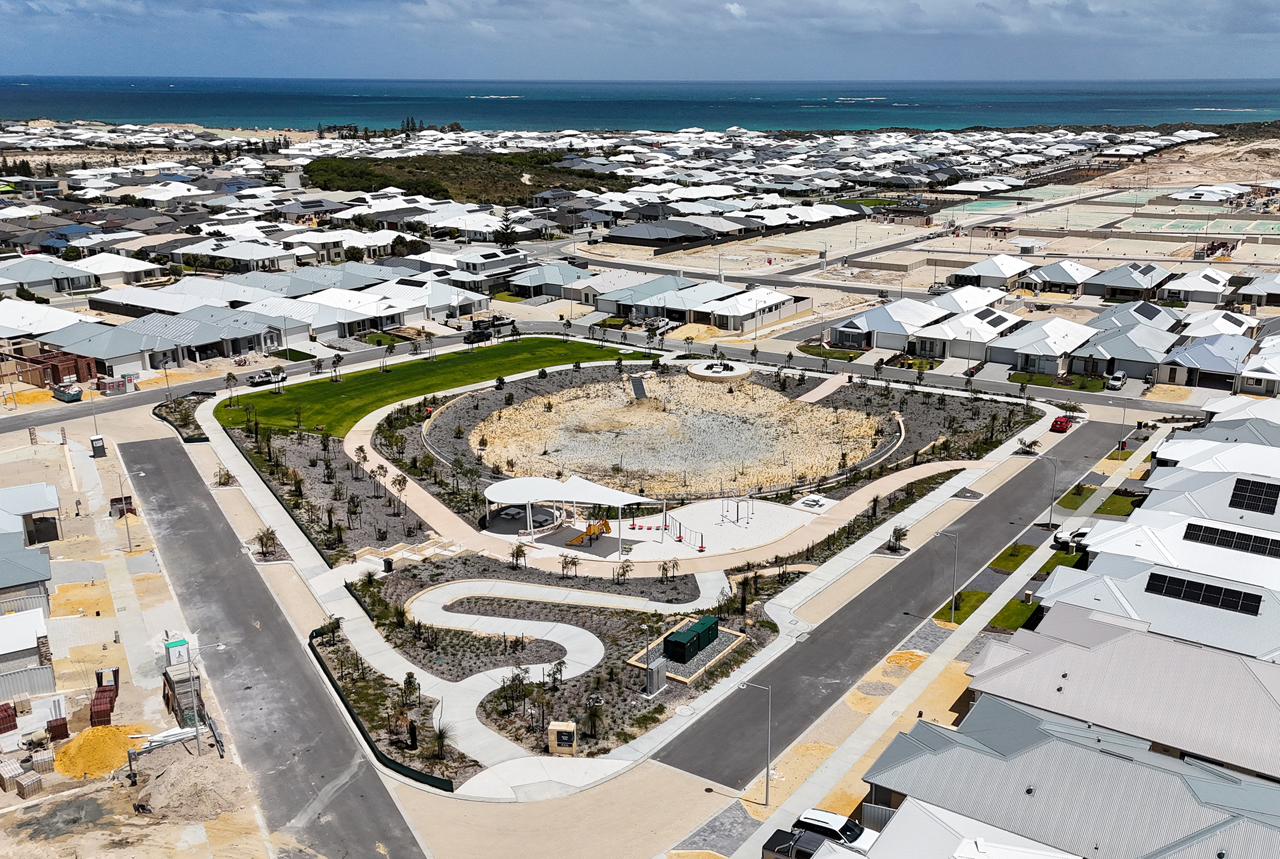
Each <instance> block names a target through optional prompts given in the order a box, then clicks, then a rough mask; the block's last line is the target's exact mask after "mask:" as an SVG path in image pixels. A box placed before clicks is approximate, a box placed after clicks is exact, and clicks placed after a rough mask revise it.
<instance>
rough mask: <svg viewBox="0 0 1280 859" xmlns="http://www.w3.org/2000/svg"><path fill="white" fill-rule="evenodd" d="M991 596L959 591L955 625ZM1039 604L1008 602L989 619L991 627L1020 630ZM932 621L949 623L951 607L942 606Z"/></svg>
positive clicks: (983, 592)
mask: <svg viewBox="0 0 1280 859" xmlns="http://www.w3.org/2000/svg"><path fill="white" fill-rule="evenodd" d="M990 596H991V594H989V593H986V592H985V591H961V592H960V600H959V604H958V605H957V606H956V620H955V622H956V623H964V622H965V621H966V620H968V619H969V616H970V615H971V614H973V613H974V612H975V611H977V610H978V607H979V606H981V605H982V604H983V603H985V602H986V601H987V599H988V598H989V597H990ZM1038 605H1039V603H1030V604H1027V603H1024V602H1023V601H1022V600H1009V602H1007V603H1005V605H1004V608H1002V609H1000V611H998V612H996V616H995V617H993V618H992V619H991V624H990V625H991V626H995V627H999V628H1000V629H1007V630H1009V631H1010V632H1014V631H1016V630H1019V629H1021V628H1022V625H1023V624H1025V623H1026V622H1027V620H1028V619H1029V618H1030V617H1031V613H1032V612H1034V611H1035V610H1036V606H1038ZM933 619H934V620H941V621H944V622H950V621H951V605H950V604H947V605H944V606H943V607H942V608H940V609H939V610H938V612H937V613H936V614H935V615H934V616H933Z"/></svg>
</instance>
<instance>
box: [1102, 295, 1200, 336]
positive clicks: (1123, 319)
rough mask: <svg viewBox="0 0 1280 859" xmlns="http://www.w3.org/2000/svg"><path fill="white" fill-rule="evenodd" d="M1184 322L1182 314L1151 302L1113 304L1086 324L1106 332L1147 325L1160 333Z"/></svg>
mask: <svg viewBox="0 0 1280 859" xmlns="http://www.w3.org/2000/svg"><path fill="white" fill-rule="evenodd" d="M1181 322H1182V312H1181V311H1179V310H1175V309H1173V308H1172V307H1161V306H1160V305H1159V304H1152V303H1151V302H1150V301H1128V302H1125V303H1124V304H1113V305H1111V306H1110V307H1108V308H1106V309H1105V310H1103V311H1102V312H1101V313H1099V314H1098V315H1097V316H1095V317H1093V318H1092V319H1090V320H1089V321H1088V322H1086V323H1085V324H1086V325H1088V326H1089V327H1090V328H1097V329H1098V330H1099V331H1104V330H1107V329H1111V328H1129V327H1132V326H1134V325H1146V326H1150V327H1151V328H1155V329H1157V330H1160V331H1172V330H1173V329H1174V328H1176V327H1177V326H1178V325H1179V324H1180V323H1181Z"/></svg>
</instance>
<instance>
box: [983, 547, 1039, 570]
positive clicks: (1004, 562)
mask: <svg viewBox="0 0 1280 859" xmlns="http://www.w3.org/2000/svg"><path fill="white" fill-rule="evenodd" d="M1035 550H1036V547H1035V546H1032V545H1029V544H1027V543H1014V544H1013V545H1012V546H1009V547H1007V548H1006V549H1005V550H1004V551H1003V552H1001V553H1000V554H999V555H996V559H995V560H994V561H992V562H991V563H990V564H988V566H990V567H994V568H996V569H997V570H1004V571H1005V572H1008V573H1012V572H1013V571H1014V570H1016V569H1018V567H1021V566H1022V562H1023V561H1025V560H1026V559H1027V558H1029V557H1031V553H1032V552H1034V551H1035Z"/></svg>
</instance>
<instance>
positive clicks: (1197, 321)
mask: <svg viewBox="0 0 1280 859" xmlns="http://www.w3.org/2000/svg"><path fill="white" fill-rule="evenodd" d="M1258 324H1259V320H1258V319H1255V318H1254V317H1252V316H1245V315H1244V314H1243V313H1231V312H1229V311H1226V310H1202V311H1200V312H1198V313H1190V314H1187V316H1186V317H1185V318H1184V319H1183V320H1182V327H1181V328H1179V329H1178V334H1180V335H1181V336H1182V338H1183V339H1184V340H1189V339H1191V338H1193V337H1211V336H1213V335H1215V334H1236V335H1239V336H1241V337H1249V338H1253V337H1257V336H1258Z"/></svg>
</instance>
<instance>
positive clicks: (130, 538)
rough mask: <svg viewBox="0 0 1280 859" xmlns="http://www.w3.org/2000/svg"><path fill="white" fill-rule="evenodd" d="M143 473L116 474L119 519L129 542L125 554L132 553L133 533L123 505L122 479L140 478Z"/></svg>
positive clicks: (126, 506)
mask: <svg viewBox="0 0 1280 859" xmlns="http://www.w3.org/2000/svg"><path fill="white" fill-rule="evenodd" d="M145 474H146V472H145V471H126V472H125V473H124V474H121V473H120V472H118V471H117V472H116V480H117V481H119V483H120V518H121V519H123V520H124V536H125V539H126V540H128V541H129V545H128V546H126V547H125V550H124V551H125V554H128V553H129V552H132V551H133V533H132V532H131V531H130V530H129V507H128V505H127V504H125V503H124V479H125V477H142V476H143V475H145Z"/></svg>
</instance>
